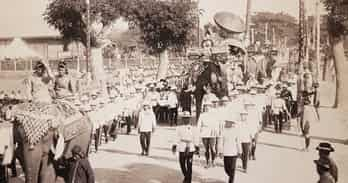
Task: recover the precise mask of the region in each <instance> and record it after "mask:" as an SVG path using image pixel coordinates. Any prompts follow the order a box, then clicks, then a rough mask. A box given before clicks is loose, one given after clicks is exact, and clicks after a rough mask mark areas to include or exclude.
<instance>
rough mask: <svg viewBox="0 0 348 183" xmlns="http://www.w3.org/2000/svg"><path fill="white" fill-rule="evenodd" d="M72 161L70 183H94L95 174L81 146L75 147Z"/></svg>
mask: <svg viewBox="0 0 348 183" xmlns="http://www.w3.org/2000/svg"><path fill="white" fill-rule="evenodd" d="M71 153H72V158H71V159H70V169H69V170H70V171H69V176H68V183H94V182H95V177H94V172H93V169H92V167H91V164H90V163H89V161H88V159H87V157H85V155H84V154H83V152H82V149H81V147H80V146H78V145H75V146H74V147H73V148H72V150H71Z"/></svg>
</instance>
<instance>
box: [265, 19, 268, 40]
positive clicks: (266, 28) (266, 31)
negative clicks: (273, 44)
mask: <svg viewBox="0 0 348 183" xmlns="http://www.w3.org/2000/svg"><path fill="white" fill-rule="evenodd" d="M267 42H268V22H266V25H265V43H267Z"/></svg>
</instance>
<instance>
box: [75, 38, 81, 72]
mask: <svg viewBox="0 0 348 183" xmlns="http://www.w3.org/2000/svg"><path fill="white" fill-rule="evenodd" d="M76 49H77V50H76V52H77V54H76V62H77V63H76V70H77V72H80V43H79V42H78V41H76Z"/></svg>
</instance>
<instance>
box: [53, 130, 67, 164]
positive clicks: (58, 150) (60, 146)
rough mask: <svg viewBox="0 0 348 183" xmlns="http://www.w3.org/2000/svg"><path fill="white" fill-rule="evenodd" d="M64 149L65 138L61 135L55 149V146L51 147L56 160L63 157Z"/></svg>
mask: <svg viewBox="0 0 348 183" xmlns="http://www.w3.org/2000/svg"><path fill="white" fill-rule="evenodd" d="M64 149H65V144H64V137H63V134H59V137H58V141H57V144H56V146H55V147H54V146H53V144H52V146H51V151H52V153H53V154H54V160H58V159H59V158H60V157H62V155H63V152H64Z"/></svg>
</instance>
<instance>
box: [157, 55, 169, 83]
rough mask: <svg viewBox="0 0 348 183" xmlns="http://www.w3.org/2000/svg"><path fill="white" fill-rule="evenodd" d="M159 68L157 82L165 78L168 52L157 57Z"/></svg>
mask: <svg viewBox="0 0 348 183" xmlns="http://www.w3.org/2000/svg"><path fill="white" fill-rule="evenodd" d="M159 61H160V63H159V67H158V72H157V77H156V79H157V80H160V79H165V78H166V76H167V71H168V66H169V58H168V50H164V51H163V52H161V53H160V55H159Z"/></svg>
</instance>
